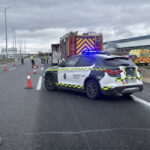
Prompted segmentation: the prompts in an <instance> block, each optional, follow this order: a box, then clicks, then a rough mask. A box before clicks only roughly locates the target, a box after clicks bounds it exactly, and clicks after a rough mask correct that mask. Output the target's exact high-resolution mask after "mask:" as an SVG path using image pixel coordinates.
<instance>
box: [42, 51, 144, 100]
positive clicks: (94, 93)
mask: <svg viewBox="0 0 150 150" xmlns="http://www.w3.org/2000/svg"><path fill="white" fill-rule="evenodd" d="M44 83H45V87H46V88H47V90H49V91H51V90H56V89H57V88H67V89H75V90H80V91H83V92H85V93H86V95H87V96H88V97H89V98H92V99H95V98H98V96H99V95H102V94H103V95H125V96H128V95H130V94H132V93H135V92H139V91H142V90H143V82H142V77H141V73H140V70H139V68H138V67H137V66H136V65H135V64H133V63H132V62H131V61H130V59H128V58H125V57H120V56H111V55H108V54H107V53H106V54H105V53H101V52H95V51H94V53H93V51H92V52H89V51H83V52H82V54H81V55H76V56H73V57H71V58H70V59H68V61H66V62H65V63H62V64H60V65H59V66H56V67H50V68H48V69H47V70H46V72H45V81H44Z"/></svg>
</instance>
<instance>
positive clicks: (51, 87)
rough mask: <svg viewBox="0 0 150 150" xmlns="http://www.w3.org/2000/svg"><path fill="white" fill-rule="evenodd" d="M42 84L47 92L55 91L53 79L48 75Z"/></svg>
mask: <svg viewBox="0 0 150 150" xmlns="http://www.w3.org/2000/svg"><path fill="white" fill-rule="evenodd" d="M44 83H45V87H46V89H47V90H48V91H53V90H56V89H57V87H56V85H55V81H54V78H53V76H52V75H50V74H48V75H46V77H45V82H44Z"/></svg>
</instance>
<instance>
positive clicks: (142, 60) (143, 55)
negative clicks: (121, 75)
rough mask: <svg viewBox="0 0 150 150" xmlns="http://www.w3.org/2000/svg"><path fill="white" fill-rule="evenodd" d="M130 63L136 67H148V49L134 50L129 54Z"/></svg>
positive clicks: (149, 54) (149, 53) (149, 55)
mask: <svg viewBox="0 0 150 150" xmlns="http://www.w3.org/2000/svg"><path fill="white" fill-rule="evenodd" d="M129 57H130V59H131V61H132V62H133V63H135V64H137V65H148V64H149V63H150V50H149V49H136V50H131V51H130V52H129Z"/></svg>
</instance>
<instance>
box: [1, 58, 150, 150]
mask: <svg viewBox="0 0 150 150" xmlns="http://www.w3.org/2000/svg"><path fill="white" fill-rule="evenodd" d="M37 62H38V64H39V68H38V69H37V74H36V75H34V74H32V72H33V69H32V68H31V64H30V60H29V59H27V60H25V65H21V64H20V62H18V63H17V64H16V68H14V67H13V65H12V64H9V65H7V71H5V72H4V71H3V66H0V150H72V149H73V150H109V149H110V150H111V149H113V150H149V149H150V100H149V99H150V85H149V84H144V87H145V88H144V91H143V92H141V93H138V94H135V96H134V97H130V98H122V97H103V98H101V99H100V100H98V101H96V100H90V99H88V98H87V97H86V96H85V95H84V94H83V93H79V92H72V91H65V90H58V91H53V92H48V91H47V90H46V89H45V87H44V85H43V78H42V76H43V73H44V70H45V69H46V68H47V67H48V65H40V61H39V60H37ZM28 72H30V73H31V81H32V85H33V89H25V86H26V81H27V73H28ZM41 81H42V82H41Z"/></svg>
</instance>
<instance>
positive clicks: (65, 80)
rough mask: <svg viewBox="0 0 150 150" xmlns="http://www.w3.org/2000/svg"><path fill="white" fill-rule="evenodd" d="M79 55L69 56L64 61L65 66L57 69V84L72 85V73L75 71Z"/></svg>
mask: <svg viewBox="0 0 150 150" xmlns="http://www.w3.org/2000/svg"><path fill="white" fill-rule="evenodd" d="M78 60H79V56H74V57H72V58H70V59H69V60H68V61H67V62H66V63H65V67H60V68H59V70H58V83H59V84H70V85H74V84H75V82H74V80H73V74H74V72H75V71H76V70H75V68H76V65H77V63H78Z"/></svg>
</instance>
